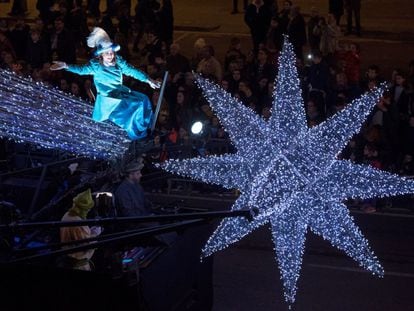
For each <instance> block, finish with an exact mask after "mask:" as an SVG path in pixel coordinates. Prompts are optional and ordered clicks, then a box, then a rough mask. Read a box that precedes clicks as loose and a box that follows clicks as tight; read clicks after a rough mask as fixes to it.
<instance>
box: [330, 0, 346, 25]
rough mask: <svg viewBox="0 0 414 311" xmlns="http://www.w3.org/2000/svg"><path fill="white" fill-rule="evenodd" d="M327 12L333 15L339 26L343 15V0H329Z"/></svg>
mask: <svg viewBox="0 0 414 311" xmlns="http://www.w3.org/2000/svg"><path fill="white" fill-rule="evenodd" d="M329 13H331V14H332V15H333V16H334V17H335V21H336V25H338V26H339V24H340V22H341V17H342V15H344V0H329Z"/></svg>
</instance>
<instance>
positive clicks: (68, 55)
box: [51, 16, 76, 64]
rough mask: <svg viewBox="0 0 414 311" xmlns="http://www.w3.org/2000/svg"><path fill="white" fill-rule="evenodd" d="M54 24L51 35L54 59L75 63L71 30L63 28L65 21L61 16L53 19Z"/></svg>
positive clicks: (74, 48) (74, 49)
mask: <svg viewBox="0 0 414 311" xmlns="http://www.w3.org/2000/svg"><path fill="white" fill-rule="evenodd" d="M54 24H55V29H54V31H53V32H52V35H51V51H52V57H53V56H54V54H55V57H56V59H59V60H61V61H63V62H65V63H69V64H73V63H76V46H75V40H74V39H73V34H72V32H71V31H70V30H68V29H67V28H65V22H64V19H63V17H61V16H59V17H57V18H56V19H55V23H54Z"/></svg>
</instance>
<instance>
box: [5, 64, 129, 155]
mask: <svg viewBox="0 0 414 311" xmlns="http://www.w3.org/2000/svg"><path fill="white" fill-rule="evenodd" d="M91 113H92V105H91V104H90V103H87V102H85V101H83V100H81V99H79V98H77V97H74V96H71V95H68V94H65V93H63V92H61V91H58V90H56V89H53V88H51V87H49V86H47V85H44V84H42V83H35V82H33V81H31V80H29V79H26V78H22V77H20V76H18V75H16V74H14V73H11V72H8V71H4V70H0V136H2V137H8V138H10V139H13V140H15V141H17V142H29V143H33V144H36V145H39V146H41V147H44V148H52V149H60V150H65V151H68V152H71V153H74V154H76V155H83V156H88V157H91V158H101V159H111V158H116V157H121V156H122V155H123V154H124V152H125V151H126V150H127V148H128V144H129V140H128V138H127V136H126V134H125V133H124V131H123V130H122V129H120V128H118V127H117V126H114V125H112V124H110V123H97V122H95V121H93V120H92V119H91V118H90V115H91Z"/></svg>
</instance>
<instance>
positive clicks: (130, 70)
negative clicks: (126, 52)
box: [116, 55, 161, 89]
mask: <svg viewBox="0 0 414 311" xmlns="http://www.w3.org/2000/svg"><path fill="white" fill-rule="evenodd" d="M116 61H117V64H118V65H119V67H120V68H121V70H122V74H124V75H126V76H130V77H133V78H135V79H137V80H139V81H142V82H146V83H148V84H149V85H150V87H152V88H153V89H158V88H159V87H160V86H161V83H160V82H158V81H154V80H152V79H151V78H150V77H149V76H148V75H147V74H146V73H145V72H143V71H141V70H138V69H136V68H135V67H134V66H132V65H130V64H128V62H126V61H125V60H124V59H123V58H122V57H121V56H119V55H117V56H116Z"/></svg>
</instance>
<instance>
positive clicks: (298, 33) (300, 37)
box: [287, 6, 306, 60]
mask: <svg viewBox="0 0 414 311" xmlns="http://www.w3.org/2000/svg"><path fill="white" fill-rule="evenodd" d="M287 33H288V35H289V39H290V42H291V43H292V45H293V50H294V51H295V54H296V57H297V58H299V59H301V60H303V51H302V49H303V46H304V45H305V44H306V24H305V19H304V18H303V16H302V14H301V13H300V8H299V7H298V6H293V7H292V9H291V10H290V21H289V24H288V29H287Z"/></svg>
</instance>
